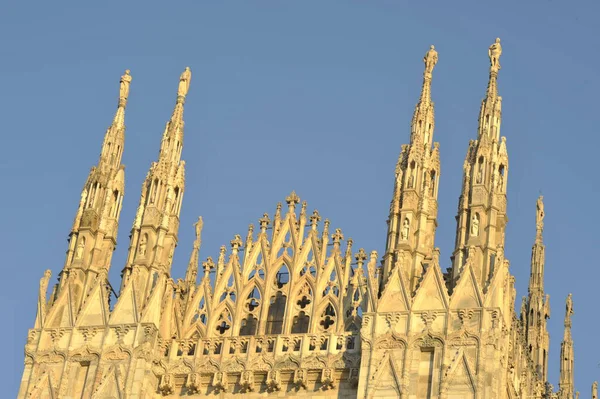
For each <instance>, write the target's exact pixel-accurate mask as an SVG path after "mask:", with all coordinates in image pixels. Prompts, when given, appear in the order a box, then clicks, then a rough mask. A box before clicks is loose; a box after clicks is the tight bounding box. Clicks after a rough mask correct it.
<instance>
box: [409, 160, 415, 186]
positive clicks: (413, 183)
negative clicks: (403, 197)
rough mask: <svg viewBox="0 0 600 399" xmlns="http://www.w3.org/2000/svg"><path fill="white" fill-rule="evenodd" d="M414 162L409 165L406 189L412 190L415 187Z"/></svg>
mask: <svg viewBox="0 0 600 399" xmlns="http://www.w3.org/2000/svg"><path fill="white" fill-rule="evenodd" d="M415 166H416V165H415V161H412V162H411V163H410V174H409V176H408V188H413V187H414V185H415Z"/></svg>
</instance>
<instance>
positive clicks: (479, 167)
mask: <svg viewBox="0 0 600 399" xmlns="http://www.w3.org/2000/svg"><path fill="white" fill-rule="evenodd" d="M484 164H485V160H484V159H483V156H481V157H479V161H478V163H477V179H476V183H477V184H482V183H483V168H484Z"/></svg>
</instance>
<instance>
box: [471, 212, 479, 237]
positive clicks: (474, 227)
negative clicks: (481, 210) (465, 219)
mask: <svg viewBox="0 0 600 399" xmlns="http://www.w3.org/2000/svg"><path fill="white" fill-rule="evenodd" d="M471 235H472V236H474V237H477V236H478V235H479V215H478V214H477V213H476V214H475V215H473V219H472V220H471Z"/></svg>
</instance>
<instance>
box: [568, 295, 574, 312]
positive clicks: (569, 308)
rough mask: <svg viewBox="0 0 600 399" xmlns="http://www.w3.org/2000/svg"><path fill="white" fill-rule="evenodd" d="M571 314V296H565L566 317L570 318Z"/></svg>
mask: <svg viewBox="0 0 600 399" xmlns="http://www.w3.org/2000/svg"><path fill="white" fill-rule="evenodd" d="M572 314H573V294H569V295H568V296H567V317H569V318H570V317H571V315H572Z"/></svg>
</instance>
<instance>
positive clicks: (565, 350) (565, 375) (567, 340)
mask: <svg viewBox="0 0 600 399" xmlns="http://www.w3.org/2000/svg"><path fill="white" fill-rule="evenodd" d="M573 313H574V312H573V298H572V294H569V295H568V296H567V301H566V308H565V332H564V335H563V341H562V343H561V345H560V382H559V385H558V386H559V391H558V397H559V399H573V392H574V380H575V378H574V373H573V365H574V356H573V337H572V336H571V326H572V321H571V316H572V315H573Z"/></svg>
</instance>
